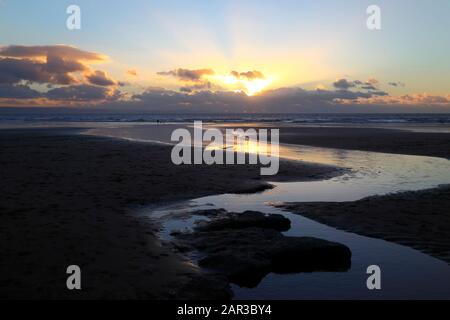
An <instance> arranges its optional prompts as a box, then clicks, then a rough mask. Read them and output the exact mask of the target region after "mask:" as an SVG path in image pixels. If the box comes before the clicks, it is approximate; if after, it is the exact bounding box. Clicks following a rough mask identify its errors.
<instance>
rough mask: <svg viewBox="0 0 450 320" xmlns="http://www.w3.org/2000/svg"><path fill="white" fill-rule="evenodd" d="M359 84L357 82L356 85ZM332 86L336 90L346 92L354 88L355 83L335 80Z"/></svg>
mask: <svg viewBox="0 0 450 320" xmlns="http://www.w3.org/2000/svg"><path fill="white" fill-rule="evenodd" d="M359 83H361V82H360V81H358V84H359ZM333 86H334V87H335V88H336V89H340V90H348V89H350V88H353V87H355V82H352V81H348V80H347V79H339V80H336V81H335V82H333Z"/></svg>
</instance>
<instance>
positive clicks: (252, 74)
mask: <svg viewBox="0 0 450 320" xmlns="http://www.w3.org/2000/svg"><path fill="white" fill-rule="evenodd" d="M231 75H232V76H233V77H235V78H236V79H241V78H245V79H247V80H255V79H265V76H264V74H263V73H262V72H261V71H257V70H253V71H247V72H237V71H231Z"/></svg>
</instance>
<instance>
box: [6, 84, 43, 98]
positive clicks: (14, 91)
mask: <svg viewBox="0 0 450 320" xmlns="http://www.w3.org/2000/svg"><path fill="white" fill-rule="evenodd" d="M41 96H42V93H40V92H39V91H36V90H33V89H31V88H30V87H28V86H26V85H12V84H9V83H7V84H0V98H5V99H35V98H39V97H41Z"/></svg>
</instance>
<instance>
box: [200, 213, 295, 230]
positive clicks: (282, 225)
mask: <svg viewBox="0 0 450 320" xmlns="http://www.w3.org/2000/svg"><path fill="white" fill-rule="evenodd" d="M224 216H225V217H224V218H220V219H216V220H212V221H209V222H206V223H202V224H200V225H199V226H198V227H197V230H198V231H215V230H224V229H244V228H249V227H259V228H265V229H274V230H277V231H287V230H289V229H290V228H291V221H290V220H289V219H287V218H285V217H283V216H282V215H281V214H270V215H265V214H263V213H261V212H256V211H245V212H244V213H229V214H227V215H224Z"/></svg>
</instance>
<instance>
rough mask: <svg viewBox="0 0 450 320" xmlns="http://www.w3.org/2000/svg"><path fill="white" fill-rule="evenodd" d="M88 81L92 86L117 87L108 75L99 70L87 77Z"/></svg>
mask: <svg viewBox="0 0 450 320" xmlns="http://www.w3.org/2000/svg"><path fill="white" fill-rule="evenodd" d="M86 79H87V80H88V81H89V83H90V84H95V85H97V86H104V87H106V86H113V85H116V82H115V81H114V80H112V79H110V78H108V76H107V75H106V73H105V72H103V71H100V70H97V71H95V72H94V73H92V74H90V75H87V76H86Z"/></svg>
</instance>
